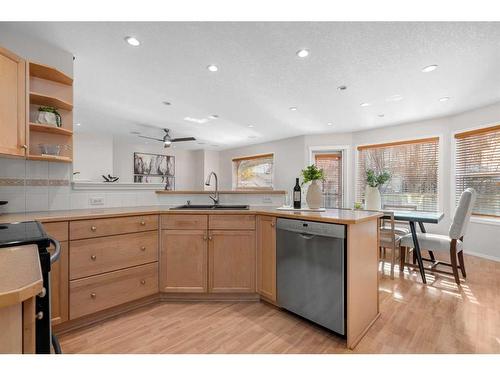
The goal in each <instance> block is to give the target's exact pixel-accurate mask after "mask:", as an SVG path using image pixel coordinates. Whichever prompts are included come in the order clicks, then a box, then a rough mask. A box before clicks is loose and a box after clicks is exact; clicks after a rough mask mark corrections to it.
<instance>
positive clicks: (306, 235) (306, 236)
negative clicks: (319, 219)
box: [299, 233, 316, 240]
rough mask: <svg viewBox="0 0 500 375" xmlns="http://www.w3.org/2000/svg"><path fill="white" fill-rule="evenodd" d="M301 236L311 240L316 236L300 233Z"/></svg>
mask: <svg viewBox="0 0 500 375" xmlns="http://www.w3.org/2000/svg"><path fill="white" fill-rule="evenodd" d="M299 236H300V237H302V238H303V239H305V240H310V239H312V238H314V237H316V235H315V234H307V233H299Z"/></svg>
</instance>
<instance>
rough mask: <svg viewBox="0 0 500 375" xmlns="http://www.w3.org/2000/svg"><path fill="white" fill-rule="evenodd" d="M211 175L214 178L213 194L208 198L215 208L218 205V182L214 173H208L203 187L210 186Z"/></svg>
mask: <svg viewBox="0 0 500 375" xmlns="http://www.w3.org/2000/svg"><path fill="white" fill-rule="evenodd" d="M212 175H213V176H214V177H215V194H214V195H213V196H212V195H209V198H211V199H212V200H213V201H214V205H215V206H216V205H218V204H219V181H218V179H217V175H216V174H215V172H210V173H209V174H208V176H207V180H206V181H205V185H206V186H210V180H211V178H212Z"/></svg>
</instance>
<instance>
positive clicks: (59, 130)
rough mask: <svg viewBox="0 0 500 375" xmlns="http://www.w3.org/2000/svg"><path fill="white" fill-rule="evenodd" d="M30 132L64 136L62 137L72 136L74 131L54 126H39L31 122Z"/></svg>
mask: <svg viewBox="0 0 500 375" xmlns="http://www.w3.org/2000/svg"><path fill="white" fill-rule="evenodd" d="M30 130H31V131H37V132H43V133H51V134H62V135H72V134H73V131H72V130H69V129H65V128H58V127H56V126H54V125H46V124H37V123H34V122H30Z"/></svg>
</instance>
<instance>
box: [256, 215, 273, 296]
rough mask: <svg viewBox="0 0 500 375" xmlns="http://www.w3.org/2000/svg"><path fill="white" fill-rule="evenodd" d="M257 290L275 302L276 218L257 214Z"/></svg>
mask: <svg viewBox="0 0 500 375" xmlns="http://www.w3.org/2000/svg"><path fill="white" fill-rule="evenodd" d="M257 292H258V293H259V294H260V295H262V296H264V297H266V298H267V299H269V300H270V301H272V302H276V218H275V217H271V216H257Z"/></svg>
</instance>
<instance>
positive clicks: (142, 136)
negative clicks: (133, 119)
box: [139, 135, 163, 142]
mask: <svg viewBox="0 0 500 375" xmlns="http://www.w3.org/2000/svg"><path fill="white" fill-rule="evenodd" d="M139 137H141V138H146V139H154V140H155V141H160V142H163V139H160V138H152V137H146V136H144V135H139Z"/></svg>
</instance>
